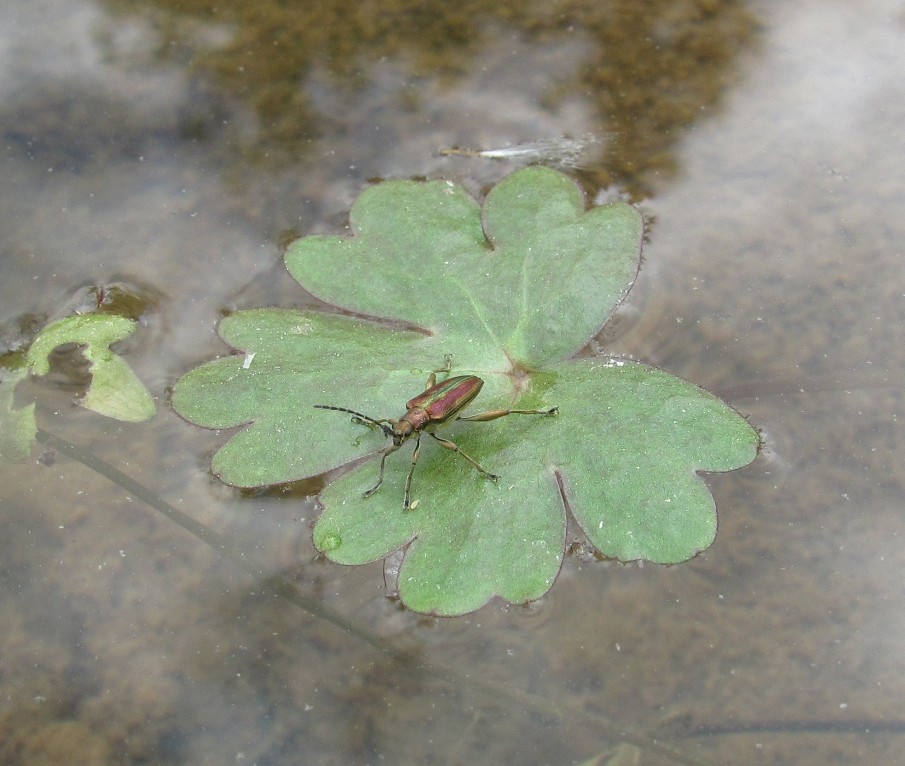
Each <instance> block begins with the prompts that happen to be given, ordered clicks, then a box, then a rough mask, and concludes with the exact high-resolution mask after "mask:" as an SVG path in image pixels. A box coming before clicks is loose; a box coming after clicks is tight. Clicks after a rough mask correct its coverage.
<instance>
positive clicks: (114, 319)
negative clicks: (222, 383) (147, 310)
mask: <svg viewBox="0 0 905 766" xmlns="http://www.w3.org/2000/svg"><path fill="white" fill-rule="evenodd" d="M137 326H138V323H137V322H135V321H133V320H131V319H127V318H125V317H120V316H113V315H106V314H79V315H75V316H70V317H66V318H65V319H60V320H58V321H56V322H53V323H52V324H49V325H48V326H47V327H45V328H44V329H43V330H42V331H41V334H40V335H38V337H37V338H35V341H34V343H32V345H31V348H30V349H29V350H28V355H27V357H26V360H27V363H28V365H29V366H30V368H31V371H32V372H33V373H34V374H36V375H46V374H47V372H48V371H49V370H50V359H49V357H50V353H51V352H52V351H53V350H54V349H55V348H57V347H58V346H62V345H65V344H67V343H76V344H78V345H79V346H81V347H82V349H83V353H84V355H85V358H86V359H87V360H88V362H89V364H90V370H91V383H90V385H89V386H88V391H87V392H86V393H85V396H84V397H82V399H81V400H80V401H79V403H80V404H81V405H82V406H83V407H85V408H87V409H89V410H92V411H93V412H97V413H99V414H101V415H106V416H107V417H109V418H115V419H116V420H124V421H127V422H132V423H137V422H140V421H143V420H147V419H148V418H150V417H152V416H153V415H154V412H155V410H156V408H155V405H154V399H153V398H152V397H151V394H150V392H149V391H148V389H147V388H145V386H144V384H143V383H142V382H141V380H139V378H138V376H137V375H136V374H135V372H134V371H133V370H132V368H131V367H130V366H129V365H128V363H127V362H126V361H125V360H124V359H123V358H122V357H121V356H119V355H118V354H116V353H115V352H114V351H113V350H112V349H111V348H110V346H111V345H112V344H114V343H116V342H118V341H121V340H123V339H124V338H126V337H128V336H129V335H131V334H132V332H133V331H134V330H135V328H136V327H137Z"/></svg>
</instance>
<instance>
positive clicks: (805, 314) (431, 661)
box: [0, 0, 905, 766]
mask: <svg viewBox="0 0 905 766" xmlns="http://www.w3.org/2000/svg"><path fill="white" fill-rule="evenodd" d="M171 5H175V6H176V7H175V8H173V7H170V6H171ZM636 5H638V4H635V3H624V4H620V3H617V2H612V3H602V4H599V7H598V8H596V10H593V11H592V10H588V9H587V8H585V7H584V4H580V3H576V4H574V5H572V4H569V3H565V2H564V3H559V4H555V5H548V8H549V10H546V11H544V12H543V13H540V12H536V13H535V14H534V15H532V14H531V13H529V12H527V11H524V12H517V11H512V10H510V11H505V10H503V11H501V10H499V9H494V10H491V9H493V8H494V6H493V5H491V4H488V7H487V8H486V9H485V8H484V6H483V5H482V4H479V3H477V2H475V3H472V4H466V5H462V4H460V5H459V6H457V7H456V8H455V9H454V10H453V9H445V8H440V7H435V8H433V9H430V12H425V13H424V15H421V16H419V15H418V14H414V13H409V12H406V10H405V9H403V8H399V7H397V6H396V5H395V4H392V3H389V2H387V3H384V4H381V5H368V4H361V5H359V6H357V7H356V10H355V13H354V14H350V13H349V9H348V8H347V7H346V5H345V4H337V5H336V7H335V8H333V7H328V6H326V5H323V4H319V8H318V10H317V12H315V11H312V10H310V9H309V6H308V4H299V6H298V7H290V8H288V9H284V8H283V4H280V3H276V2H274V3H270V2H264V1H263V0H259V2H256V3H238V4H235V8H234V7H233V4H230V3H224V4H221V5H220V11H218V13H217V14H216V15H214V16H211V14H210V13H208V12H206V11H205V10H204V8H205V7H206V6H201V5H199V9H198V10H197V12H195V11H193V7H192V6H191V4H188V3H180V4H172V3H167V2H164V1H163V0H160V2H156V3H152V2H147V3H134V2H132V3H126V4H124V3H116V2H108V3H95V2H82V1H81V0H68V1H67V2H61V1H60V0H43V1H42V2H32V1H31V0H29V2H26V1H25V0H7V2H5V3H4V4H3V7H2V9H0V73H2V76H0V96H2V98H0V125H2V128H3V143H2V148H3V173H2V174H0V232H2V237H0V242H2V255H3V258H2V262H0V269H2V277H3V278H2V279H0V321H2V322H3V323H4V326H5V327H10V326H11V325H12V324H14V323H15V321H16V318H17V317H22V316H23V315H27V314H28V315H37V316H39V317H46V316H52V315H54V314H56V313H57V312H60V311H62V310H63V309H64V307H65V306H67V305H71V303H72V302H73V301H75V300H77V299H78V296H80V295H82V291H83V289H84V287H85V286H86V285H89V284H107V283H111V282H115V281H119V282H123V283H125V284H127V285H129V286H130V287H131V288H132V289H134V290H135V291H136V293H137V294H138V295H140V296H141V298H142V299H143V300H144V301H146V305H147V306H148V310H147V312H146V313H145V314H144V317H143V319H144V321H143V326H142V328H141V331H140V333H139V334H138V337H137V338H136V339H134V340H132V341H130V342H129V344H128V346H127V348H126V350H125V352H124V353H126V355H127V357H128V359H129V361H130V363H131V364H132V365H133V366H134V367H135V369H136V371H137V372H138V373H139V375H140V376H141V377H142V379H143V380H144V381H145V383H146V384H147V385H148V387H149V388H150V389H151V391H152V392H153V393H154V395H155V396H156V397H158V406H159V413H158V415H157V417H156V418H155V419H154V420H152V421H151V422H150V423H145V424H121V423H117V422H114V421H111V420H106V419H104V418H102V417H100V416H97V415H94V414H92V413H89V412H87V411H85V410H82V409H80V408H78V407H76V406H74V405H73V404H72V394H71V392H70V391H68V390H66V389H64V388H62V387H59V386H54V385H53V384H52V383H46V384H36V383H33V384H29V387H28V391H23V392H22V393H23V395H26V394H33V393H34V394H36V395H37V396H38V399H39V402H40V408H39V424H40V425H41V427H42V428H43V429H44V430H45V431H47V432H51V433H53V434H56V435H57V436H59V437H61V438H62V439H64V440H66V442H67V443H69V444H72V445H75V448H74V449H69V448H67V447H66V446H65V444H63V443H45V444H44V445H42V446H41V447H39V448H38V449H37V451H36V453H35V459H34V460H32V461H29V462H28V463H26V464H24V465H19V466H8V465H3V466H0V498H2V512H0V527H2V535H0V574H2V580H0V582H2V588H0V619H2V624H3V626H4V630H3V637H2V639H0V642H2V643H0V761H2V762H3V763H4V764H6V763H9V764H27V765H29V766H31V765H33V764H45V763H63V762H65V763H71V764H75V763H86V764H107V763H109V764H131V763H149V762H150V763H160V764H169V763H172V764H195V763H198V764H203V763H211V764H220V763H232V762H235V763H248V764H261V765H263V764H297V763H306V764H333V763H338V764H339V763H341V764H346V763H356V764H376V763H426V762H430V763H460V762H469V763H495V764H499V763H506V764H509V763H512V764H515V763H518V764H563V763H582V762H584V761H586V760H587V759H590V758H592V757H595V756H597V755H600V754H602V753H606V752H608V751H610V750H611V749H613V748H615V747H616V746H617V745H619V744H620V743H623V744H629V745H631V746H633V747H638V748H640V749H641V753H642V760H641V762H642V763H645V764H647V763H654V764H659V763H664V764H666V763H733V764H747V763H751V764H754V763H757V764H787V763H797V764H812V763H813V764H830V763H840V764H851V763H868V762H870V763H889V764H892V763H900V762H903V759H902V756H901V755H900V753H901V752H902V750H903V748H902V737H903V733H905V715H903V713H902V711H901V703H900V700H901V698H902V694H903V686H905V660H903V658H905V652H903V651H902V649H903V643H905V601H903V599H905V595H903V590H902V578H901V571H902V569H903V566H905V545H903V541H905V523H903V515H902V505H903V501H902V498H903V469H902V461H901V460H900V459H898V453H899V452H900V450H901V446H902V429H901V427H900V425H899V423H898V409H899V407H900V406H901V399H902V394H901V391H902V383H903V380H902V378H903V376H902V369H903V357H905V352H903V347H902V343H901V337H902V329H903V328H902V317H903V311H902V305H903V300H905V270H903V269H902V259H903V257H905V253H903V244H902V243H903V242H905V218H903V216H902V215H901V210H902V208H903V202H905V167H903V165H905V152H903V151H902V148H903V145H905V141H903V139H905V132H903V128H902V127H901V126H902V125H905V114H903V112H905V98H903V92H902V91H903V88H905V86H903V84H902V78H901V76H900V73H901V72H902V71H903V68H905V67H903V64H905V62H903V58H905V45H903V42H905V11H903V9H902V7H901V4H896V3H892V2H888V3H886V2H875V3H872V4H870V7H869V8H868V9H865V7H864V5H863V4H861V3H854V2H842V1H841V0H840V1H839V2H833V1H832V0H831V1H830V2H826V1H824V2H819V3H818V2H804V3H795V4H792V5H790V4H787V3H778V2H759V3H751V4H749V5H738V4H733V3H718V2H712V3H707V2H700V3H698V4H677V3H668V4H662V5H654V4H645V9H644V11H639V10H637V9H636ZM639 7H640V6H639ZM51 19H52V20H53V23H52V24H51V23H49V20H51ZM586 132H592V133H594V134H596V135H599V136H601V137H605V140H604V141H603V143H601V144H599V145H597V147H596V154H595V153H594V152H592V153H591V156H589V157H588V158H587V159H586V161H585V163H584V166H583V167H582V168H581V169H580V170H578V171H576V177H577V178H579V179H580V180H581V181H582V182H583V184H584V185H585V188H586V189H587V190H588V193H589V196H591V197H595V196H596V195H598V194H603V189H604V188H605V187H606V186H607V185H608V184H614V185H615V186H616V187H618V188H621V189H624V190H627V192H628V193H629V194H630V195H632V197H633V199H635V200H636V201H639V202H640V203H641V204H642V209H643V211H644V213H645V215H646V217H647V218H648V221H649V224H650V225H649V233H648V242H647V244H646V245H645V250H644V256H645V261H644V265H643V267H642V271H641V274H640V276H639V279H638V281H637V283H636V287H635V289H634V290H633V291H632V293H631V295H630V296H629V299H628V301H627V302H626V304H625V305H624V306H623V307H622V308H621V309H620V311H619V313H618V316H617V319H616V322H615V324H614V326H613V327H612V328H608V330H607V331H606V333H604V334H603V335H602V336H601V338H600V339H599V344H601V345H603V346H605V347H606V348H607V349H609V350H614V351H616V352H619V353H624V354H630V355H633V356H634V357H636V358H638V359H641V360H643V361H645V362H649V363H651V364H655V365H657V366H661V367H663V368H665V369H667V370H669V371H671V372H673V373H675V374H677V375H679V376H682V377H684V378H686V379H688V380H690V381H693V382H694V383H696V384H698V385H701V386H703V387H704V388H706V389H708V390H711V391H714V392H715V393H718V394H720V395H721V396H723V397H724V398H726V399H727V401H729V402H730V403H731V404H732V405H733V406H735V407H736V408H737V409H739V410H740V411H741V412H743V413H744V414H745V415H746V416H748V417H749V418H750V420H751V422H752V423H754V424H755V425H757V426H758V427H759V428H761V429H762V430H763V433H764V436H765V441H766V448H765V451H764V453H763V454H762V455H761V456H760V457H759V458H758V460H757V461H756V462H755V463H754V464H753V465H751V466H749V467H748V468H745V469H742V470H741V471H737V472H734V473H731V474H724V475H714V476H711V477H708V484H709V486H710V487H711V488H712V491H713V493H714V496H715V497H716V500H717V506H718V508H719V514H720V515H719V519H720V528H719V534H718V537H717V540H716V543H715V544H714V545H713V547H712V548H710V549H709V550H708V551H706V552H705V553H704V554H702V555H701V556H699V557H698V558H696V559H695V560H694V561H692V562H690V563H687V564H683V565H679V566H674V567H669V568H665V567H657V566H653V565H646V566H643V567H642V566H639V565H637V564H632V565H619V564H615V563H597V562H593V561H585V560H582V559H579V558H578V557H572V558H568V559H567V560H566V564H565V565H564V569H563V573H562V575H561V577H560V579H559V581H558V582H557V584H556V585H555V586H554V588H553V590H552V591H551V592H550V593H549V594H548V595H547V596H546V597H545V598H544V599H543V600H542V601H541V602H539V603H537V604H534V605H532V606H531V607H529V608H519V607H508V606H505V605H503V604H500V603H492V604H491V605H489V606H487V607H485V608H484V609H482V610H481V611H479V612H477V613H475V614H473V615H470V616H467V617H463V618H456V619H448V620H433V619H429V618H425V617H422V616H419V615H414V614H411V613H408V612H404V611H401V610H400V609H398V607H397V606H395V605H394V604H393V603H392V602H390V601H388V600H387V599H386V590H385V588H384V580H383V576H382V569H381V566H380V564H374V565H370V566H366V567H359V568H346V567H340V566H337V565H333V564H329V563H325V562H322V561H319V560H317V559H316V558H315V556H314V551H313V549H312V547H311V543H310V528H309V524H310V522H311V521H312V519H313V518H314V517H315V514H316V508H315V505H314V503H313V502H311V501H310V500H304V499H301V498H299V497H297V496H296V495H298V494H299V493H298V492H296V493H295V494H293V493H288V494H280V493H278V492H273V493H269V494H264V495H255V494H254V493H239V492H237V491H235V490H232V489H230V488H228V487H225V486H224V485H222V484H219V483H218V482H217V481H216V480H214V479H213V478H212V477H211V476H210V474H209V472H208V461H209V458H210V455H211V454H212V452H213V450H214V449H215V448H216V446H217V445H218V444H220V443H222V439H223V436H222V435H220V436H216V435H214V434H212V433H210V432H205V431H202V430H201V429H195V428H192V427H190V426H188V425H186V424H185V423H184V422H182V421H181V420H180V419H179V418H178V417H176V416H175V414H173V412H172V410H171V409H170V408H169V406H168V405H167V403H166V394H167V388H168V386H171V385H172V384H173V382H174V381H175V380H176V379H177V378H178V377H179V375H180V374H182V373H183V372H185V371H186V370H188V369H189V368H191V367H192V366H194V365H196V364H197V363H199V362H201V361H204V360H206V359H208V358H210V357H212V356H213V355H215V354H218V353H226V352H227V349H226V347H225V346H224V345H223V344H222V343H221V342H220V341H219V340H218V339H217V337H216V334H215V327H216V323H217V320H218V318H219V316H221V315H222V312H224V311H229V310H232V309H234V308H237V307H239V308H242V307H249V306H259V305H285V306H289V305H293V306H295V305H314V301H313V299H311V298H310V297H308V296H306V295H305V294H304V293H303V292H302V291H301V290H299V288H298V287H297V285H295V283H294V282H293V281H292V280H291V279H290V278H289V277H288V275H286V274H285V272H284V270H283V269H282V265H281V262H280V244H281V243H282V242H284V241H286V239H288V238H290V237H291V236H292V235H293V234H308V233H312V232H322V231H341V230H342V227H343V225H344V222H345V213H346V212H347V211H348V208H349V206H350V205H351V203H352V201H353V200H354V199H355V197H356V196H357V194H358V193H359V192H360V191H361V190H363V189H364V188H367V187H368V185H369V184H370V183H371V182H372V181H373V179H375V178H378V177H388V178H390V177H391V178H407V177H415V176H418V177H420V176H426V177H431V178H435V177H445V178H450V179H452V180H455V181H457V182H459V183H463V184H464V185H466V186H467V187H468V188H469V189H470V190H472V191H473V192H474V193H475V194H480V193H481V191H482V190H484V189H485V188H486V187H487V185H489V184H491V183H493V182H495V181H496V180H498V179H499V178H501V177H502V176H503V175H505V174H506V173H508V172H511V170H512V169H514V167H515V165H513V164H510V163H506V162H493V161H481V160H476V159H469V158H462V157H441V156H440V155H438V153H437V151H438V150H439V149H441V148H443V147H449V146H454V145H460V146H470V147H477V148H496V147H500V146H506V145H509V144H513V143H517V142H519V141H530V140H537V139H543V138H549V137H551V136H558V135H562V134H570V135H572V136H580V135H583V134H584V133H586ZM168 509H171V510H173V509H174V510H175V511H177V512H181V513H183V514H185V515H186V516H187V517H188V520H186V519H184V518H181V517H179V516H178V515H177V514H175V513H172V512H171V510H168ZM167 514H169V515H167ZM192 521H193V522H196V523H197V524H200V525H202V526H201V527H193V526H192V524H191V522H192ZM180 522H182V523H180ZM199 535H200V536H201V538H203V539H199ZM218 536H219V537H218ZM291 584H294V585H295V589H292V587H291Z"/></svg>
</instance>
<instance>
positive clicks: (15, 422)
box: [0, 369, 38, 463]
mask: <svg viewBox="0 0 905 766" xmlns="http://www.w3.org/2000/svg"><path fill="white" fill-rule="evenodd" d="M3 373H4V374H5V377H2V378H0V460H2V461H4V462H7V463H19V462H21V461H23V460H26V459H27V458H28V456H29V454H30V453H31V445H32V444H33V443H34V441H35V435H36V434H37V431H38V426H37V423H36V421H35V405H34V404H33V403H32V404H29V405H27V406H25V407H21V408H19V409H16V408H15V407H14V406H13V395H14V393H15V390H16V384H18V382H19V381H20V380H22V379H23V378H24V377H25V375H26V372H25V370H24V369H20V370H16V371H14V372H12V373H10V371H8V370H5V371H3Z"/></svg>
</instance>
